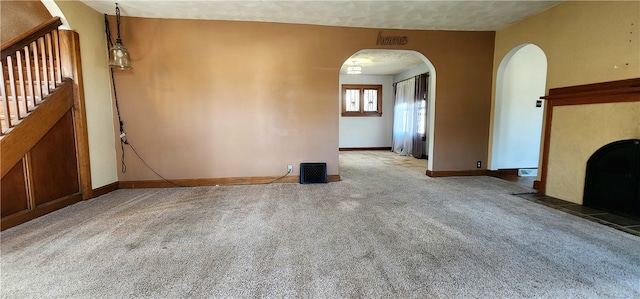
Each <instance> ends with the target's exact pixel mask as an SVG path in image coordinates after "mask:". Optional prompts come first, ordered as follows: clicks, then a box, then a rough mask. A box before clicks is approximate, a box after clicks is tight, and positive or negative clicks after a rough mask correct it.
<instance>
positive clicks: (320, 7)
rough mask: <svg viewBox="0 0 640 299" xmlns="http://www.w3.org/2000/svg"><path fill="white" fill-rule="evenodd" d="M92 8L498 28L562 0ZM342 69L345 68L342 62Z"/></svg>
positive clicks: (138, 1) (367, 66) (376, 55)
mask: <svg viewBox="0 0 640 299" xmlns="http://www.w3.org/2000/svg"><path fill="white" fill-rule="evenodd" d="M81 1H82V2H84V3H85V4H87V5H88V6H90V7H92V8H93V9H95V10H97V11H99V12H101V13H106V14H109V15H113V14H115V3H116V2H117V3H118V4H119V6H120V13H121V15H122V16H133V17H147V18H168V19H205V20H231V21H260V22H277V23H292V24H312V25H327V26H346V27H365V28H384V29H422V30H468V31H494V30H497V29H500V28H502V27H505V26H507V25H509V24H512V23H515V22H517V21H519V20H522V19H524V18H526V17H528V16H531V15H534V14H537V13H539V12H541V11H543V10H545V9H548V8H550V7H551V6H554V5H556V4H558V3H560V2H562V1H540V0H537V1H524V0H519V1H457V0H451V1H431V0H421V1H357V0H356V1H346V0H333V1H317V0H302V1H282V0H260V1H258V0H239V1H219V0H208V1H207V0H200V1H189V0H168V1H167V0H163V1H157V0H113V1H103V0H81ZM354 59H355V60H358V61H359V62H358V65H361V66H362V68H363V74H370V75H392V74H397V73H400V72H402V71H403V70H406V69H408V68H411V67H413V66H416V65H418V64H420V63H422V60H420V58H418V57H417V56H416V55H414V54H411V53H408V52H401V51H400V52H396V51H375V50H367V51H360V52H359V53H356V54H355V55H354V56H353V57H351V58H349V59H348V60H347V61H345V65H350V64H352V61H353V60H354ZM341 73H346V66H343V68H342V69H341Z"/></svg>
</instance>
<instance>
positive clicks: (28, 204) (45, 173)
mask: <svg viewBox="0 0 640 299" xmlns="http://www.w3.org/2000/svg"><path fill="white" fill-rule="evenodd" d="M39 109H42V108H39ZM1 187H2V191H1V192H2V202H1V203H0V204H1V205H2V206H1V216H2V224H1V226H2V229H3V230H4V229H7V228H9V227H12V226H15V225H18V224H20V223H23V222H25V221H28V220H31V219H33V218H36V217H39V216H41V215H44V214H46V213H49V212H52V211H55V210H57V209H60V208H62V207H64V206H67V205H70V204H73V203H76V202H78V201H80V200H81V199H82V194H81V193H80V178H79V175H78V161H77V155H76V141H75V130H74V119H73V110H72V109H70V110H68V111H67V112H66V113H64V115H63V116H62V118H60V119H59V120H58V121H57V122H56V123H55V125H53V127H51V129H50V130H49V131H47V133H46V134H45V135H44V136H43V137H42V138H41V139H40V140H39V141H38V142H37V143H36V144H35V146H34V147H33V148H31V150H29V151H28V152H27V153H26V154H25V155H24V157H23V158H22V159H20V161H19V162H18V163H16V164H15V166H13V167H12V168H11V170H9V171H8V172H7V174H6V175H5V176H4V177H2V181H1Z"/></svg>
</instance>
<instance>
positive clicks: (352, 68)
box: [347, 60, 362, 75]
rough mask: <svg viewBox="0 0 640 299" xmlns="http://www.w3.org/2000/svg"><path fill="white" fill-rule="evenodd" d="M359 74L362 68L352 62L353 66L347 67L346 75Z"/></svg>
mask: <svg viewBox="0 0 640 299" xmlns="http://www.w3.org/2000/svg"><path fill="white" fill-rule="evenodd" d="M360 73H362V67H361V66H358V65H356V61H355V60H354V61H353V65H352V66H349V67H347V74H350V75H357V74H360Z"/></svg>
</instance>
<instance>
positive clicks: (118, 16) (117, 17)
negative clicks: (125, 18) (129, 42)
mask: <svg viewBox="0 0 640 299" xmlns="http://www.w3.org/2000/svg"><path fill="white" fill-rule="evenodd" d="M116 25H118V38H117V39H116V43H122V39H120V7H118V3H116Z"/></svg>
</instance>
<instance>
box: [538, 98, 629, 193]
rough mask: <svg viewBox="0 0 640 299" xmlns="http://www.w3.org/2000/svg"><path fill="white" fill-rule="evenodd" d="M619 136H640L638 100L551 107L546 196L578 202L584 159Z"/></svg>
mask: <svg viewBox="0 0 640 299" xmlns="http://www.w3.org/2000/svg"><path fill="white" fill-rule="evenodd" d="M623 139H640V102H629V103H608V104H591V105H576V106H557V107H554V109H553V121H552V125H551V140H550V142H549V169H548V173H547V192H546V193H547V195H550V196H553V197H557V198H562V199H564V200H568V201H571V202H574V203H578V204H582V198H583V194H584V179H585V175H586V167H587V160H588V159H589V158H590V157H591V155H593V153H594V152H595V151H596V150H598V149H599V148H601V147H603V146H604V145H606V144H609V143H611V142H614V141H618V140H623ZM576 145H579V146H576Z"/></svg>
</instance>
